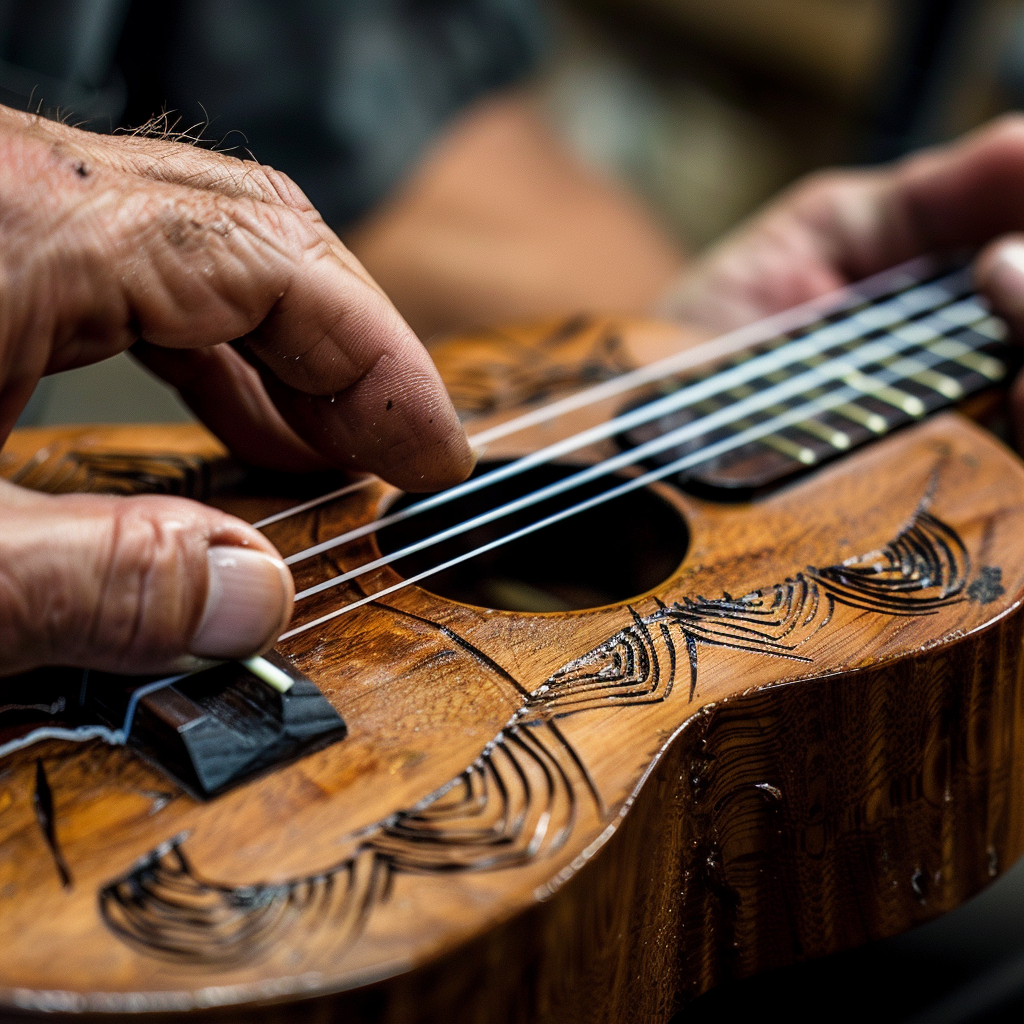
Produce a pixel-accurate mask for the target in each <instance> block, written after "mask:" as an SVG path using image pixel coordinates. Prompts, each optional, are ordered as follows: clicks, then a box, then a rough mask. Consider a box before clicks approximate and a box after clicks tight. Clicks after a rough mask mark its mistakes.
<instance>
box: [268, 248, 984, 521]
mask: <svg viewBox="0 0 1024 1024" xmlns="http://www.w3.org/2000/svg"><path fill="white" fill-rule="evenodd" d="M937 266H938V264H937V261H936V259H935V258H934V257H932V256H919V257H917V258H915V259H912V260H908V261H907V262H906V263H901V264H899V265H898V266H896V267H892V268H891V269H889V270H885V271H882V272H881V273H879V274H875V275H873V276H872V277H868V278H865V279H864V280H863V281H860V282H858V283H857V284H856V285H851V286H849V287H846V288H841V289H839V290H838V291H835V292H831V293H829V294H828V295H824V296H819V297H818V298H816V299H812V300H810V301H809V302H805V303H802V304H801V305H799V306H794V307H792V308H791V309H787V310H784V311H782V312H781V313H776V314H774V315H773V316H770V317H767V318H765V319H763V320H758V321H757V322H756V323H753V324H747V325H745V326H744V327H740V328H737V329H736V330H734V331H730V332H729V333H727V334H724V335H721V336H720V337H718V338H715V339H713V340H712V341H708V342H705V343H703V344H701V345H695V346H693V347H692V348H688V349H686V350H685V351H683V352H677V353H674V354H673V355H670V356H667V357H665V358H664V359H660V360H658V361H657V362H654V363H650V364H648V365H647V366H642V367H639V368H638V369H636V370H631V371H629V372H628V373H624V374H621V375H619V376H617V377H615V378H614V379H612V380H609V381H605V382H603V383H601V384H596V385H594V386H593V387H590V388H586V389H584V390H582V391H579V392H577V393H576V394H573V395H569V396H567V397H566V398H562V399H559V400H557V401H555V402H550V403H548V404H547V405H544V406H541V407H540V408H539V409H534V410H531V411H530V412H526V413H523V414H522V415H520V416H517V417H515V418H513V419H510V420H507V421H506V422H504V423H499V424H497V425H496V426H494V427H490V428H488V429H487V430H483V431H480V432H479V433H477V434H472V435H470V437H469V439H468V440H469V444H470V446H471V447H472V448H474V449H476V450H478V451H479V450H481V449H482V448H484V447H485V446H486V445H488V444H490V443H491V442H493V441H496V440H498V439H499V438H503V437H508V436H509V435H511V434H515V433H518V432H520V431H522V430H526V429H528V428H529V427H534V426H538V425H539V424H541V423H546V422H549V421H550V420H553V419H557V418H558V417H560V416H563V415H565V414H566V413H568V412H574V411H575V410H577V409H582V408H586V407H587V406H588V405H594V404H596V403H597V402H602V401H605V400H606V399H609V398H615V397H617V396H618V395H621V394H625V393H626V392H628V391H633V390H636V389H637V388H639V387H643V386H644V385H646V384H651V383H654V382H655V381H658V380H663V379H665V378H668V377H672V376H675V375H677V374H680V373H683V372H685V371H688V370H693V369H695V368H697V367H700V366H704V365H707V364H709V363H714V362H721V361H723V360H725V359H727V358H728V357H729V356H731V355H735V354H737V353H739V352H742V351H743V350H745V349H748V348H751V347H753V346H756V345H758V344H761V343H763V342H766V341H770V340H771V339H772V338H775V337H779V336H780V335H785V334H787V333H789V332H790V331H794V330H799V329H801V328H803V327H806V326H807V325H808V324H810V323H813V322H814V320H816V319H818V318H820V317H823V316H828V315H831V314H835V313H839V312H842V311H843V310H845V309H850V308H852V307H854V306H856V305H858V304H860V303H862V302H868V301H871V300H872V299H876V298H879V297H880V296H882V295H885V294H888V293H891V292H898V291H900V290H901V289H903V288H909V287H911V286H913V285H919V284H920V282H921V280H922V279H923V278H927V277H928V276H929V275H930V274H933V273H934V272H935V271H936V269H937ZM958 273H959V274H965V271H963V270H961V271H955V272H954V273H952V274H950V275H948V276H947V278H945V279H944V280H946V281H950V280H953V279H955V278H956V276H957V274H958ZM967 280H968V278H967V277H966V276H965V282H966V281H967ZM939 283H940V282H932V283H931V285H926V286H923V287H931V286H934V285H937V284H939ZM916 290H917V289H915V291H916ZM375 479H376V478H375V477H373V476H367V477H365V478H363V479H362V480H357V481H355V482H354V483H352V484H349V485H347V486H345V487H342V488H339V489H338V490H336V491H331V492H330V493H328V494H324V495H321V496H319V497H317V498H313V499H311V500H309V501H305V502H303V503H302V504H300V505H296V506H294V507H292V508H288V509H285V510H284V511H282V512H278V513H275V514H274V515H272V516H268V517H267V518H266V519H261V520H260V521H259V522H257V523H254V524H253V525H254V526H255V527H256V528H258V529H260V528H263V527H265V526H270V525H271V524H273V523H277V522H280V521H281V520H283V519H287V518H289V517H290V516H294V515H298V514H300V513H301V512H306V511H308V510H309V509H311V508H315V507H317V506H318V505H323V504H326V503H327V502H329V501H333V500H334V499H335V498H339V497H342V496H343V495H345V494H349V493H352V492H354V491H357V490H361V489H362V488H365V487H368V486H369V485H370V484H371V483H373V482H374V480H375Z"/></svg>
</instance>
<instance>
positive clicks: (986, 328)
mask: <svg viewBox="0 0 1024 1024" xmlns="http://www.w3.org/2000/svg"><path fill="white" fill-rule="evenodd" d="M971 330H972V331H977V332H978V333H979V334H983V335H984V336H985V337H986V338H991V339H992V340H993V341H1006V336H1007V334H1009V333H1010V332H1009V329H1008V328H1007V326H1006V324H1005V323H1003V321H1002V320H1000V319H999V317H997V316H990V317H988V318H986V319H985V320H982V321H981V323H980V324H975V325H974V326H973V327H972V328H971Z"/></svg>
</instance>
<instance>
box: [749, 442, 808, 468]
mask: <svg viewBox="0 0 1024 1024" xmlns="http://www.w3.org/2000/svg"><path fill="white" fill-rule="evenodd" d="M761 443H762V444H766V445H768V447H769V448H774V449H775V450H776V451H777V452H780V453H781V454H783V455H788V456H789V458H791V459H796V461H797V462H800V463H802V464H803V465H805V466H813V465H814V464H815V463H816V462H817V461H818V456H817V455H815V454H814V452H813V451H812V450H811V449H810V448H807V447H806V446H804V445H802V444H794V443H793V442H792V441H790V440H789V439H788V438H785V437H781V436H780V435H779V434H768V435H767V436H766V437H762V438H761Z"/></svg>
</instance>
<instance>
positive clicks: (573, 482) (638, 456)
mask: <svg viewBox="0 0 1024 1024" xmlns="http://www.w3.org/2000/svg"><path fill="white" fill-rule="evenodd" d="M916 344H917V343H916V342H913V341H902V342H901V343H900V344H891V343H890V342H889V340H888V339H886V340H879V341H874V342H869V343H868V344H866V345H862V346H860V347H859V348H858V349H856V350H855V351H854V352H852V353H850V354H849V355H848V356H846V357H839V358H835V359H832V360H830V361H829V362H827V363H823V364H822V365H821V366H818V367H815V368H814V369H812V370H808V371H806V372H805V373H802V374H799V375H797V376H794V377H791V378H789V379H788V380H786V381H784V382H783V383H781V384H778V385H776V386H775V387H772V388H769V389H767V390H765V391H761V392H758V393H757V394H755V395H752V396H750V397H749V398H746V399H743V400H742V401H740V402H736V403H733V404H731V405H727V406H724V407H723V408H721V409H718V410H716V411H715V412H714V413H711V414H709V415H707V416H704V417H702V418H700V419H696V420H692V421H691V422H689V423H686V424H684V425H682V426H680V427H677V428H676V429H675V430H671V431H668V432H666V433H665V434H662V435H660V436H658V437H656V438H653V439H652V440H650V441H647V442H646V443H644V444H641V445H639V446H637V447H635V448H631V449H629V450H628V451H626V452H622V453H620V454H619V455H615V456H612V457H611V458H608V459H605V460H604V461H603V462H599V463H597V464H596V465H593V466H588V467H587V468H586V469H583V470H581V471H580V472H578V473H575V474H573V475H572V476H569V477H566V478H564V479H562V480H559V481H556V482H555V483H552V484H549V485H547V486H546V487H542V488H540V489H539V490H536V491H533V492H531V493H530V494H526V495H523V496H522V497H520V498H517V499H515V500H513V501H510V502H507V503H506V504H504V505H501V506H499V507H497V508H493V509H489V510H488V511H486V512H483V513H480V514H479V515H477V516H474V517H473V518H471V519H467V520H465V521H464V522H462V523H458V524H456V525H454V526H451V527H449V528H448V529H446V530H442V531H441V532H439V533H435V534H432V535H431V536H429V537H425V538H423V539H421V540H419V541H416V542H415V543H413V544H409V545H408V546H406V547H404V548H401V549H400V550H398V551H394V552H392V553H391V554H388V555H383V556H382V557H380V558H377V559H374V560H373V561H371V562H367V563H365V564H364V565H360V566H357V567H356V568H355V569H351V570H349V571H348V572H345V573H342V574H341V575H339V576H334V577H332V578H330V579H327V580H324V581H322V582H321V583H317V584H316V585H315V586H312V587H309V588H307V589H306V590H303V591H300V592H299V593H298V594H296V595H295V600H296V601H301V600H304V599H305V598H308V597H312V596H313V595H314V594H319V593H321V592H323V591H324V590H328V589H330V588H331V587H336V586H339V585H340V584H342V583H346V582H348V581H349V580H351V579H355V578H356V577H357V576H362V575H364V574H365V573H368V572H372V571H373V570H374V569H379V568H381V567H382V566H385V565H389V564H391V563H392V562H395V561H398V560H399V559H401V558H406V557H408V556H409V555H412V554H415V553H416V552H418V551H422V550H424V549H426V548H429V547H433V546H434V545H436V544H440V543H441V542H443V541H445V540H449V539H450V538H452V537H457V536H459V535H460V534H462V533H466V532H468V531H469V530H472V529H475V528H476V527H478V526H483V525H485V524H487V523H490V522H494V521H495V520H497V519H501V518H504V517H505V516H508V515H511V514H513V513H514V512H518V511H521V510H522V509H525V508H529V507H530V506H532V505H536V504H539V503H540V502H542V501H546V500H547V499H548V498H552V497H555V496H557V495H559V494H563V493H565V492H566V491H569V490H573V489H575V488H577V487H580V486H582V485H583V484H586V483H589V482H590V481H592V480H595V479H597V478H599V477H602V476H607V475H608V474H610V473H614V472H616V471H617V470H620V469H624V468H626V467H629V466H632V465H635V464H636V463H638V462H642V461H643V460H644V459H646V458H649V457H650V456H652V455H656V454H658V453H659V452H663V451H666V450H667V449H671V448H676V447H678V446H679V445H681V444H685V443H686V442H687V441H691V440H693V439H695V438H699V437H702V436H704V435H707V434H710V433H711V432H712V431H715V430H718V429H721V428H723V427H728V426H731V425H732V424H734V423H736V422H738V421H740V420H743V419H746V418H747V417H749V416H750V415H751V413H755V412H760V411H762V410H764V409H767V408H770V407H771V406H774V405H779V404H781V403H782V402H784V401H786V400H788V399H790V398H794V397H799V396H800V395H801V394H806V393H807V392H808V391H811V390H812V389H813V388H816V387H819V386H821V385H822V384H826V383H829V382H830V381H833V380H836V379H837V378H842V377H843V376H844V375H846V374H848V373H850V372H851V371H853V370H854V369H855V368H856V367H858V366H865V365H868V364H870V363H880V362H882V361H883V360H886V359H891V357H892V356H893V355H894V354H898V353H899V352H901V351H902V350H904V349H906V348H911V347H914V346H915V345H916ZM945 361H946V359H945V357H944V356H940V355H936V354H935V353H932V352H928V351H927V350H925V351H923V352H922V353H921V354H919V355H915V356H914V359H913V360H912V361H911V360H907V359H902V360H898V361H896V362H893V363H891V364H890V365H888V366H887V367H886V368H885V369H883V370H882V371H880V372H876V373H874V374H873V375H872V377H873V379H874V380H876V381H878V382H879V383H884V384H890V383H896V382H898V381H900V380H904V379H906V377H907V376H908V370H911V369H913V370H915V372H916V371H918V370H920V369H924V368H927V367H930V366H934V365H937V364H939V363H942V362H945ZM702 451H703V449H702ZM698 454H699V453H698ZM332 543H333V542H332Z"/></svg>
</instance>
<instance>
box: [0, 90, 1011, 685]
mask: <svg viewBox="0 0 1024 1024" xmlns="http://www.w3.org/2000/svg"><path fill="white" fill-rule="evenodd" d="M1022 185H1024V119H1021V118H1006V119H1003V120H1001V121H999V122H996V123H994V124H992V125H990V126H988V127H987V128H985V129H982V130H981V131H979V132H977V133H975V134H974V135H972V136H969V137H967V138H966V139H964V140H962V141H960V142H958V143H955V144H953V145H951V146H947V147H943V148H938V149H935V150H931V151H928V152H925V153H922V154H919V155H916V156H913V157H910V158H908V159H906V160H904V161H902V162H900V163H897V164H894V165H892V166H890V167H885V168H880V169H873V170H867V171H843V172H826V173H822V174H818V175H814V176H812V177H810V178H809V179H807V180H806V181H804V182H802V183H799V184H797V185H796V186H794V187H793V188H791V189H790V190H788V191H787V192H786V193H784V194H783V195H782V196H781V197H780V198H779V199H777V200H776V201H775V202H774V203H772V204H770V205H769V206H768V207H767V208H766V209H765V210H764V211H763V212H762V213H761V214H759V215H758V216H756V217H754V218H752V219H751V220H750V221H749V222H748V223H747V224H746V225H744V226H742V227H741V228H739V229H738V230H737V231H736V232H734V233H733V234H732V235H731V236H730V237H728V238H727V239H725V240H724V241H723V242H722V243H720V244H719V245H717V246H716V247H715V248H713V249H712V250H711V251H710V252H709V253H707V254H706V255H705V256H704V257H703V258H702V259H700V260H698V261H697V262H695V263H694V264H692V265H691V267H690V268H688V269H687V270H686V271H684V272H683V273H682V275H681V276H680V277H679V278H678V280H677V281H676V283H675V285H674V286H673V288H672V289H671V292H670V293H669V294H668V296H667V298H666V299H665V301H664V302H663V303H662V305H661V307H660V312H661V313H663V314H666V315H671V316H673V317H675V318H676V319H677V320H678V321H679V322H680V323H681V324H682V325H685V326H688V327H690V328H692V335H693V337H694V338H695V339H698V338H700V337H707V336H708V335H709V334H713V333H717V332H719V331H722V330H726V329H728V328H730V327H733V326H736V325H739V324H742V323H747V322H750V321H752V320H755V319H757V318H759V317H761V316H764V315H767V314H769V313H772V312H775V311H777V310H780V309H784V308H786V307H789V306H792V305H794V304H796V303H799V302H802V301H805V300H807V299H810V298H813V297H815V296H818V295H821V294H823V293H825V292H828V291H830V290H832V289H834V288H836V287H839V286H840V285H843V284H846V283H849V282H851V281H854V280H857V279H859V278H861V277H864V276H866V275H868V274H871V273H874V272H876V271H879V270H882V269H884V268H886V267H888V266H891V265H893V264H895V263H898V262H900V261H902V260H905V259H908V258H910V257H912V256H915V255H917V254H920V253H924V252H928V251H930V250H933V249H936V248H943V247H951V246H962V245H974V246H978V247H979V248H981V250H982V251H981V254H980V256H979V258H978V260H977V263H976V276H977V280H978V283H979V285H980V287H981V288H982V289H983V290H984V291H985V292H986V293H987V294H988V296H989V298H990V299H991V300H992V302H993V305H994V306H995V308H996V309H997V310H998V311H999V312H1001V313H1002V314H1003V315H1004V316H1006V317H1007V318H1008V319H1009V321H1010V323H1011V325H1013V327H1014V328H1015V330H1016V331H1017V332H1018V334H1019V333H1020V332H1021V329H1024V234H1018V232H1024V188H1022ZM0 240H2V242H3V245H2V246H0V267H2V277H0V300H2V301H0V426H2V429H3V431H4V432H5V434H6V432H7V431H9V430H10V428H11V425H12V424H13V423H14V421H15V419H16V418H17V415H18V412H19V411H20V409H21V408H22V407H23V405H24V403H25V401H27V399H28V396H29V395H30V394H31V391H32V388H33V387H34V386H35V383H36V381H37V380H38V379H39V377H40V376H41V375H42V374H44V373H50V372H54V371H56V370H62V369H67V368H69V367H73V366H80V365H83V364H85V363H89V362H94V361H96V360H99V359H103V358H105V357H107V356H109V355H112V354H114V353H116V352H120V351H122V350H124V349H126V348H128V347H131V348H132V350H133V352H134V353H135V354H136V355H137V356H138V357H139V358H140V359H142V361H143V362H144V363H146V365H148V366H149V367H150V368H151V369H152V370H154V371H155V372H156V373H158V374H160V375H161V376H163V377H164V378H165V379H167V380H168V381H169V382H170V383H171V384H173V385H174V386H176V387H177V388H178V389H179V390H180V391H181V393H182V395H183V397H184V398H185V400H186V401H187V402H188V403H189V404H190V405H191V406H192V408H193V409H195V410H196V412H197V414H198V415H199V416H200V417H201V418H202V419H203V420H204V422H206V423H207V425H208V426H210V427H211V428H212V429H213V430H214V431H215V432H216V433H218V434H219V435H220V436H221V437H222V438H223V439H224V440H225V442H226V443H227V444H228V445H229V446H230V447H231V448H232V449H233V450H234V451H235V452H236V454H238V455H239V456H240V457H241V458H243V459H245V460H247V461H250V462H254V463H258V464H263V465H268V466H272V467H277V468H287V469H295V470H299V469H307V468H314V467H320V466H324V465H335V466H342V467H350V468H355V469H363V470H370V471H373V472H376V473H379V474H380V475H381V476H383V477H384V478H385V479H388V480H390V481H391V482H393V483H395V484H397V485H398V486H400V487H403V488H405V489H408V490H427V489H431V488H439V487H443V486H446V485H449V484H452V483H455V482H456V481H458V480H460V479H462V478H463V477H464V476H465V475H466V474H467V473H468V472H469V470H470V468H471V464H472V456H471V453H470V452H469V449H468V447H467V445H466V441H465V436H464V434H463V432H462V430H461V428H460V427H459V425H458V422H457V420H456V418H455V415H454V412H453V410H452V408H451V405H450V403H449V401H448V399H447V397H446V395H445V393H444V389H443V387H442V386H441V383H440V381H439V380H438V377H437V374H436V372H435V371H434V368H433V366H432V365H431V363H430V360H429V358H428V357H427V355H426V353H425V351H424V350H423V348H422V347H421V346H420V344H419V342H418V341H417V340H416V338H415V337H414V335H413V334H412V332H411V331H410V330H409V328H408V327H407V326H406V324H405V323H404V321H403V320H402V318H401V317H400V316H399V314H398V313H397V312H396V311H395V309H394V308H393V307H392V305H391V304H390V302H389V301H388V299H387V298H386V297H385V296H384V295H383V293H382V292H381V290H380V289H379V288H378V287H377V286H376V284H375V283H374V282H373V280H372V279H371V278H370V277H369V276H368V275H367V274H366V272H365V271H364V270H363V269H362V267H361V266H360V265H359V263H358V262H357V261H356V260H355V259H354V257H353V256H352V255H351V254H350V253H349V252H348V251H347V250H346V249H345V248H344V246H343V245H342V244H341V243H340V242H339V241H338V239H337V238H336V236H335V235H334V234H333V233H332V232H331V231H330V230H329V229H328V228H327V227H326V226H325V225H324V224H323V222H322V221H321V220H320V218H319V217H318V216H317V214H316V212H315V211H314V210H313V209H312V208H311V207H310V206H309V204H308V202H307V201H306V199H305V198H304V197H303V196H302V194H301V193H300V192H299V191H298V189H297V188H296V187H295V186H294V185H293V184H292V183H291V182H289V181H288V180H287V179H286V178H285V177H284V176H283V175H280V174H278V173H277V172H275V171H273V170H271V169H269V168H264V167H260V166H258V165H255V164H252V163H244V164H243V163H241V162H239V161H237V160H233V159H231V158H228V157H224V156H219V155H216V154H211V153H208V152H205V151H201V150H196V149H194V148H191V147H187V146H183V145H180V144H177V143H172V142H163V141H156V140H149V139H141V138H130V137H113V138H112V137H98V136H93V135H87V134H85V133H82V132H78V131H75V130H74V129H71V128H67V127H64V126H61V125H55V124H52V123H49V122H45V121H41V120H38V119H36V118H32V117H29V116H27V115H21V114H16V113H13V112H11V111H6V110H3V108H0ZM619 255H620V256H621V254H619ZM663 262H664V261H663ZM659 266H660V264H659ZM495 287H500V282H496V284H495ZM1015 396H1016V399H1017V403H1018V408H1019V409H1021V410H1022V411H1024V388H1022V387H1021V386H1020V385H1018V386H1017V388H1016V389H1015ZM389 406H390V407H389ZM232 551H248V552H260V553H262V556H260V555H256V556H253V557H252V558H249V559H248V560H247V559H245V558H238V559H234V560H232V558H230V557H226V556H225V552H226V553H227V554H228V555H230V553H231V552H232ZM235 562H237V563H238V564H237V565H236V564H235ZM224 565H227V566H228V568H227V569H223V566H224ZM217 566H221V568H216V567H217ZM222 569H223V571H222ZM218 573H220V575H218ZM224 573H226V575H224ZM225 581H226V582H225ZM218 594H219V595H221V596H223V595H224V594H229V595H231V597H232V600H231V602H229V603H230V604H231V609H230V610H231V612H232V614H231V615H226V616H225V615H222V614H221V613H222V612H224V609H225V607H226V603H225V601H223V600H221V601H220V603H219V604H218V600H217V597H218ZM292 595H293V591H292V584H291V580H290V576H289V575H288V573H287V570H285V568H284V566H283V564H281V562H280V560H279V559H278V558H277V556H276V553H275V552H274V550H273V548H272V547H271V546H270V545H269V543H268V542H267V541H266V540H265V539H264V538H263V537H262V536H261V535H260V534H259V533H257V532H256V531H254V530H252V529H251V528H250V527H248V526H247V525H246V524H244V523H242V522H240V521H239V520H236V519H233V518H232V517H230V516H226V515H224V514H223V513H220V512H217V511H216V510H213V509H209V508H205V507H203V506H199V505H196V504H194V503H192V502H187V501H183V500H177V499H166V498H132V499H121V498H104V497H98V496H66V497H49V496H43V495H37V494H29V493H27V492H25V491H22V490H20V489H18V488H15V487H11V486H10V485H4V486H2V487H0V674H2V673H11V672H15V671H18V670H20V669H23V668H28V667H32V666H34V665H40V664H76V665H83V666H90V667H98V668H109V669H115V670H120V671H135V672H150V671H161V670H164V669H171V668H175V669H178V668H182V667H187V666H189V665H193V664H197V663H199V662H198V659H200V658H209V657H218V656H223V657H229V656H238V655H240V654H242V653H246V652H256V651H258V650H262V649H265V648H267V647H269V646H270V645H271V644H272V643H273V641H274V639H275V637H276V636H277V635H278V633H279V632H280V630H281V629H282V628H283V627H284V624H285V623H286V622H287V619H288V617H289V615H290V608H291V599H292ZM218 616H220V618H218Z"/></svg>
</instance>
